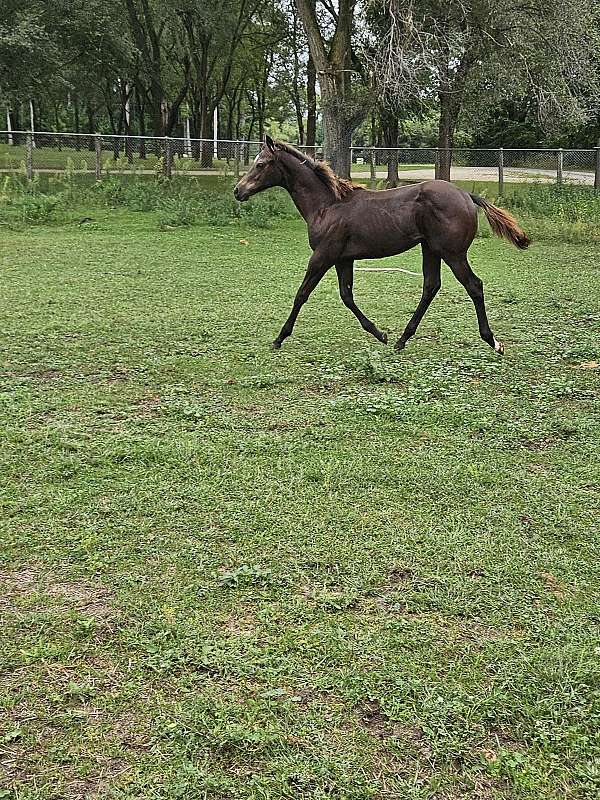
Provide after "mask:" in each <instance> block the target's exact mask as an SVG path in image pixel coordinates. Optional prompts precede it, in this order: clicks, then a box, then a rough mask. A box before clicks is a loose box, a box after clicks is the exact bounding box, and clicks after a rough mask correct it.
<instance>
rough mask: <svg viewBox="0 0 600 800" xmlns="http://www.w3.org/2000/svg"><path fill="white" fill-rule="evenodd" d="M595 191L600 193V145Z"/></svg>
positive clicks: (597, 151)
mask: <svg viewBox="0 0 600 800" xmlns="http://www.w3.org/2000/svg"><path fill="white" fill-rule="evenodd" d="M594 191H595V192H596V194H598V193H600V147H596V172H595V175H594Z"/></svg>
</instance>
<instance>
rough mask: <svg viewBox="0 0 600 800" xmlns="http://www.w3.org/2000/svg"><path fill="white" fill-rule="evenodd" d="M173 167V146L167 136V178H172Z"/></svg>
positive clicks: (165, 173)
mask: <svg viewBox="0 0 600 800" xmlns="http://www.w3.org/2000/svg"><path fill="white" fill-rule="evenodd" d="M172 167H173V144H172V142H171V140H170V138H169V137H168V136H165V155H164V161H163V174H164V176H165V178H170V177H171V169H172Z"/></svg>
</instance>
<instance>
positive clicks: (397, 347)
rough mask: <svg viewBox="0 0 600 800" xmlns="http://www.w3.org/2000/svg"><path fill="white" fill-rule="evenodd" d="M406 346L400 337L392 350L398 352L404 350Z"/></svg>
mask: <svg viewBox="0 0 600 800" xmlns="http://www.w3.org/2000/svg"><path fill="white" fill-rule="evenodd" d="M405 347H406V342H403V341H402V339H398V341H397V342H396V344H395V345H394V350H395V351H396V352H397V353H399V352H400V351H401V350H404V348H405Z"/></svg>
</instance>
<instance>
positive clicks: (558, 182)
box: [556, 147, 563, 186]
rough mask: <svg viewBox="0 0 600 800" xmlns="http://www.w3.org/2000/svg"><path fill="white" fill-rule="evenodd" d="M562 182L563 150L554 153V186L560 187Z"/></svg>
mask: <svg viewBox="0 0 600 800" xmlns="http://www.w3.org/2000/svg"><path fill="white" fill-rule="evenodd" d="M562 182H563V150H562V147H561V148H560V149H559V150H557V151H556V185H557V186H562Z"/></svg>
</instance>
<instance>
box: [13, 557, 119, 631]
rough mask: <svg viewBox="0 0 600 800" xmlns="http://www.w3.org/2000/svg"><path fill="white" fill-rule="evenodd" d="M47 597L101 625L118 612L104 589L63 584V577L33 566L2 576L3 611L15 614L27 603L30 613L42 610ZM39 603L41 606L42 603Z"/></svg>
mask: <svg viewBox="0 0 600 800" xmlns="http://www.w3.org/2000/svg"><path fill="white" fill-rule="evenodd" d="M44 596H48V597H52V598H58V599H60V600H62V601H63V604H62V605H63V606H64V608H65V609H68V610H75V611H77V612H79V613H81V614H83V615H85V616H87V617H91V618H93V619H95V620H97V621H101V620H106V619H108V618H110V617H111V616H112V615H113V613H114V609H113V607H112V606H111V604H110V602H109V601H110V592H109V591H108V589H106V588H105V587H103V586H99V585H93V584H89V583H85V582H83V581H73V580H61V579H60V576H56V575H54V574H50V573H48V572H45V571H44V570H43V568H41V567H38V566H36V565H29V566H26V567H23V568H22V569H19V570H12V571H7V570H5V571H1V572H0V609H2V610H4V611H8V612H10V611H12V612H13V613H14V612H15V611H16V610H17V608H18V607H19V606H20V605H21V604H22V602H23V601H27V600H31V601H32V603H31V605H30V604H29V603H28V604H27V607H28V610H34V611H35V610H42V609H41V606H42V603H43V598H44ZM38 601H39V602H38Z"/></svg>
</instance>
